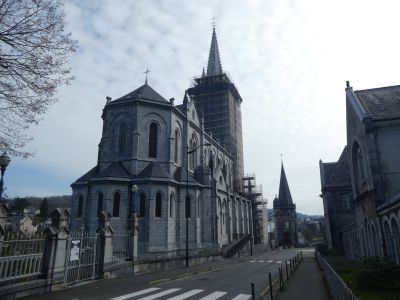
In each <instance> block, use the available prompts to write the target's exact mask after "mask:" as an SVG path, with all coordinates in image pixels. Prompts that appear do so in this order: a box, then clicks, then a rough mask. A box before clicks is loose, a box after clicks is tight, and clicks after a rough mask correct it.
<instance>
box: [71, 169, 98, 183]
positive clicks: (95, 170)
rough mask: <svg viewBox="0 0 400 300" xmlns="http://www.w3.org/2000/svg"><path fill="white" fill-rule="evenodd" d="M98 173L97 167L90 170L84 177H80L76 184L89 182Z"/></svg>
mask: <svg viewBox="0 0 400 300" xmlns="http://www.w3.org/2000/svg"><path fill="white" fill-rule="evenodd" d="M97 171H98V167H97V166H95V167H94V168H92V169H90V171H88V172H87V173H85V174H84V175H83V176H81V177H79V178H78V179H77V180H75V182H82V181H88V180H89V179H91V178H93V177H94V176H95V175H96V174H97Z"/></svg>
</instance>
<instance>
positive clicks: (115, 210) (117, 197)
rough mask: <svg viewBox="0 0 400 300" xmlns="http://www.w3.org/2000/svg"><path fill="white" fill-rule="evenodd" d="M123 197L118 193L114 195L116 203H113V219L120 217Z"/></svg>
mask: <svg viewBox="0 0 400 300" xmlns="http://www.w3.org/2000/svg"><path fill="white" fill-rule="evenodd" d="M120 199H121V195H120V194H119V193H118V192H116V193H115V194H114V202H113V214H112V216H113V217H119V204H120Z"/></svg>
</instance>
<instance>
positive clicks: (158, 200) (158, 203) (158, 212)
mask: <svg viewBox="0 0 400 300" xmlns="http://www.w3.org/2000/svg"><path fill="white" fill-rule="evenodd" d="M156 217H157V218H161V193H157V195H156Z"/></svg>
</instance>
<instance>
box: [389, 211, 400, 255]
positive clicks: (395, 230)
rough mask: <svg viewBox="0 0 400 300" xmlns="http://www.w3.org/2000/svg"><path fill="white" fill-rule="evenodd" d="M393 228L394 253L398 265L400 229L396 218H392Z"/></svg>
mask: <svg viewBox="0 0 400 300" xmlns="http://www.w3.org/2000/svg"><path fill="white" fill-rule="evenodd" d="M391 227H392V228H391V229H392V237H393V245H394V253H395V254H396V258H397V263H399V262H400V233H399V227H398V226H397V222H396V220H395V219H394V218H392V221H391Z"/></svg>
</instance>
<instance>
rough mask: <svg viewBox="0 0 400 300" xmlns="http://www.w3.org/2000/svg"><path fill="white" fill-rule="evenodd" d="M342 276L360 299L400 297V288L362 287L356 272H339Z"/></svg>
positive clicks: (394, 298) (396, 299)
mask: <svg viewBox="0 0 400 300" xmlns="http://www.w3.org/2000/svg"><path fill="white" fill-rule="evenodd" d="M338 274H339V275H340V277H342V279H343V281H344V282H345V283H346V285H347V286H348V287H349V288H350V289H351V290H352V291H353V293H354V294H355V295H356V296H357V299H359V300H378V299H379V300H382V299H385V300H398V299H400V289H393V290H392V289H391V290H388V289H383V290H376V289H365V288H361V287H360V286H359V285H358V283H357V280H356V278H355V274H354V273H353V272H339V273H338Z"/></svg>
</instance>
